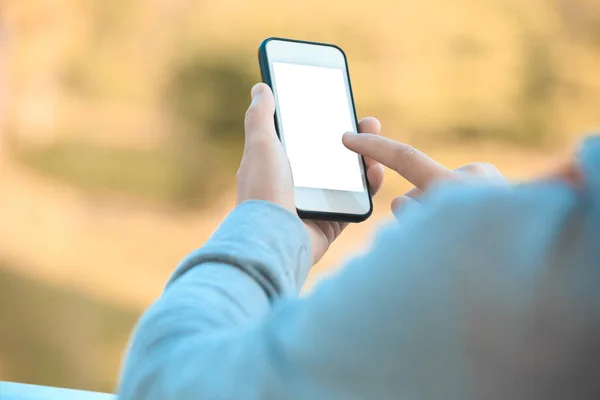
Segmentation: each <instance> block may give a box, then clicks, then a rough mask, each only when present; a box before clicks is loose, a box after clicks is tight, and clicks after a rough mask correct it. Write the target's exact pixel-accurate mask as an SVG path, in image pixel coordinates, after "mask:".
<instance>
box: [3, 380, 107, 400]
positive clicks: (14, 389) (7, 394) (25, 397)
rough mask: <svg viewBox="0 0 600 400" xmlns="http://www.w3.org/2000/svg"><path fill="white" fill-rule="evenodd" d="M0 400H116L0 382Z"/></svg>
mask: <svg viewBox="0 0 600 400" xmlns="http://www.w3.org/2000/svg"><path fill="white" fill-rule="evenodd" d="M0 400H116V396H115V395H113V394H108V393H98V392H85V391H82V390H72V389H61V388H55V387H48V386H37V385H27V384H23V383H13V382H0Z"/></svg>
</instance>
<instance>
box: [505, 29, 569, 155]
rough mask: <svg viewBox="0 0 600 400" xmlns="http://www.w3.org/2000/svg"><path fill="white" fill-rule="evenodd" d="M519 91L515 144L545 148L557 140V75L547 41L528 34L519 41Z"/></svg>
mask: <svg viewBox="0 0 600 400" xmlns="http://www.w3.org/2000/svg"><path fill="white" fill-rule="evenodd" d="M522 52H523V53H522V54H523V55H522V67H521V71H522V78H521V79H522V81H521V91H520V93H519V95H518V98H517V100H516V102H515V106H516V107H515V112H516V115H517V116H516V126H515V128H514V131H513V132H512V136H513V139H514V140H515V141H516V142H517V143H521V144H526V145H544V144H548V143H549V142H550V141H552V140H554V139H556V137H557V134H558V132H557V131H556V128H555V127H556V125H557V124H555V123H553V118H554V117H555V115H556V113H555V112H554V104H555V95H556V89H557V86H558V72H557V70H556V65H555V61H554V58H553V55H552V52H551V49H550V44H549V43H548V42H547V40H545V39H543V38H541V37H539V36H537V35H535V34H533V33H531V32H527V33H525V34H524V35H523V41H522Z"/></svg>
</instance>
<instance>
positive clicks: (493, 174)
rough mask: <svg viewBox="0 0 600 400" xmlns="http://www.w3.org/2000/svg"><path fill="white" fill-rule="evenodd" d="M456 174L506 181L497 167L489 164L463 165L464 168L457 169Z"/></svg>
mask: <svg viewBox="0 0 600 400" xmlns="http://www.w3.org/2000/svg"><path fill="white" fill-rule="evenodd" d="M456 172H459V173H461V172H462V173H465V174H469V175H470V176H472V177H473V176H474V177H481V178H485V179H490V180H495V179H504V177H503V176H502V173H501V172H500V170H499V169H498V168H496V166H495V165H493V164H489V163H481V162H476V163H471V164H467V165H463V166H462V167H460V168H458V169H456Z"/></svg>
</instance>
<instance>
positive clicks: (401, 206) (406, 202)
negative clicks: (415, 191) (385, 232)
mask: <svg viewBox="0 0 600 400" xmlns="http://www.w3.org/2000/svg"><path fill="white" fill-rule="evenodd" d="M419 206H420V204H419V203H418V202H417V201H415V200H413V199H411V198H410V197H406V196H400V197H396V198H395V199H394V200H392V212H393V213H394V215H395V216H396V219H400V216H401V215H402V214H404V213H405V212H406V211H407V210H408V209H410V208H414V207H419Z"/></svg>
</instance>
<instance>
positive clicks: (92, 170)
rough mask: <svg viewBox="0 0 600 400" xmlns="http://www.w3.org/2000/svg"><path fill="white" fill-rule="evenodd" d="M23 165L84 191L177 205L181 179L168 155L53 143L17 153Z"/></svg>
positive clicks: (69, 142)
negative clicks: (109, 193)
mask: <svg viewBox="0 0 600 400" xmlns="http://www.w3.org/2000/svg"><path fill="white" fill-rule="evenodd" d="M16 154H17V157H18V158H19V160H20V161H22V162H23V163H25V164H27V165H29V166H31V167H33V168H35V169H37V170H40V171H44V172H45V174H46V175H48V176H50V177H53V178H55V179H60V180H63V181H65V182H66V183H69V184H72V185H75V186H77V187H79V188H82V189H84V190H88V191H91V192H94V193H97V194H101V193H102V192H107V191H108V192H115V191H116V192H125V193H131V194H133V195H137V196H140V197H147V198H149V199H153V200H156V201H159V202H163V201H179V200H181V199H179V194H180V193H181V190H182V187H183V186H185V185H186V182H185V177H184V176H183V174H182V173H181V171H179V169H178V168H177V166H178V163H176V162H175V161H176V159H175V157H174V155H172V154H169V153H168V152H166V151H164V152H158V151H148V150H137V149H123V148H114V147H101V146H98V145H95V144H87V143H85V142H77V141H57V142H55V143H53V144H51V145H49V146H46V147H31V148H26V149H20V150H19V151H18V152H17V153H16Z"/></svg>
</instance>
